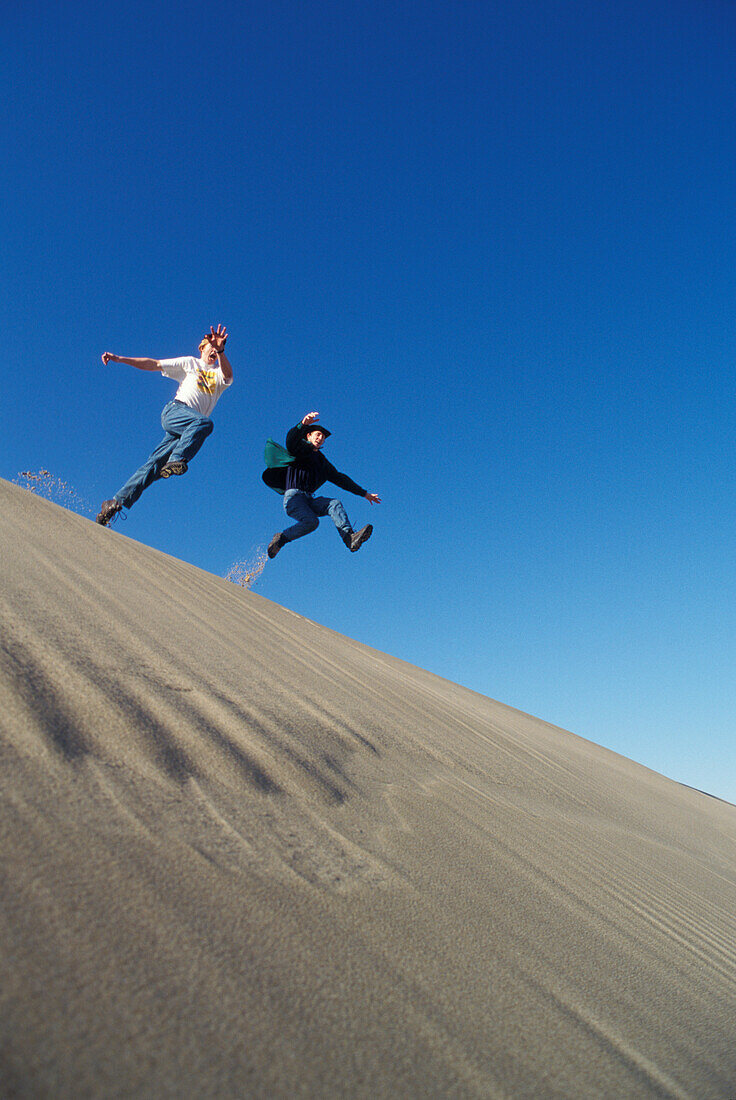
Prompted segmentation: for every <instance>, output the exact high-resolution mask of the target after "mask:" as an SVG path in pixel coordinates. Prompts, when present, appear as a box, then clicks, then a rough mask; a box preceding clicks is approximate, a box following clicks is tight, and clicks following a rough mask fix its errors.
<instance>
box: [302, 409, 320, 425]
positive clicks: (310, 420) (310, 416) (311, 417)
mask: <svg viewBox="0 0 736 1100" xmlns="http://www.w3.org/2000/svg"><path fill="white" fill-rule="evenodd" d="M315 420H319V413H318V412H313V413H307V415H306V416H303V417H302V424H303V425H304V426H305V427H306V426H307V424H314V422H315Z"/></svg>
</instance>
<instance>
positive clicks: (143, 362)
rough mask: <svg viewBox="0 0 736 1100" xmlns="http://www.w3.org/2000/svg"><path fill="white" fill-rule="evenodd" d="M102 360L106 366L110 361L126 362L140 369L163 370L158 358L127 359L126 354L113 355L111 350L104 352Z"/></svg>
mask: <svg viewBox="0 0 736 1100" xmlns="http://www.w3.org/2000/svg"><path fill="white" fill-rule="evenodd" d="M102 362H103V363H104V364H105V366H107V364H108V363H125V364H126V365H127V366H129V367H137V368H138V370H161V367H160V366H159V361H158V359H126V357H125V356H124V355H113V353H112V352H111V351H104V352H103V353H102Z"/></svg>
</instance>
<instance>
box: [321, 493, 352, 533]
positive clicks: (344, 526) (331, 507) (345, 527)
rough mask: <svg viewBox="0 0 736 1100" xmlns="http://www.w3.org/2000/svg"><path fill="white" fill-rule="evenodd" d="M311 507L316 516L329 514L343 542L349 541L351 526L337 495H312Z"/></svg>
mask: <svg viewBox="0 0 736 1100" xmlns="http://www.w3.org/2000/svg"><path fill="white" fill-rule="evenodd" d="M312 508H313V509H314V511H315V512H316V514H317V515H318V516H329V517H330V519H331V520H332V522H333V523H334V524H335V527H337V530H338V531H339V533H340V537H341V539H342V541H343V542H344V543H346V544H347V543H349V542H350V536H351V535H352V533H353V528H352V526H351V524H350V520H349V519H348V514H347V512H346V511H345V507H344V505H343V503H342V501H341V500H338V499H337V497H332V498H330V497H312Z"/></svg>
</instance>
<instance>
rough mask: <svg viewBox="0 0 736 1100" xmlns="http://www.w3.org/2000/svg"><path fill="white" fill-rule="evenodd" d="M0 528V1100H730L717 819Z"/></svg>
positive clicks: (465, 703)
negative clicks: (191, 1099)
mask: <svg viewBox="0 0 736 1100" xmlns="http://www.w3.org/2000/svg"><path fill="white" fill-rule="evenodd" d="M0 510H1V512H2V527H1V528H0V550H1V551H2V563H3V564H2V571H3V586H2V597H1V599H0V627H1V629H2V634H1V637H2V644H1V645H0V849H1V851H2V860H1V861H0V867H1V869H2V893H1V894H0V914H2V920H1V921H0V1070H1V1071H2V1082H3V1083H2V1086H1V1087H0V1091H1V1092H2V1095H3V1096H19V1097H20V1096H29V1097H30V1096H33V1097H39V1096H54V1097H67V1096H68V1097H72V1096H74V1097H86V1096H89V1097H117V1096H121V1097H122V1096H126V1097H131V1096H140V1097H144V1096H146V1097H150V1096H157V1097H166V1096H171V1097H173V1096H179V1097H181V1096H197V1097H203V1096H213V1097H215V1096H217V1097H224V1096H233V1097H235V1096H263V1097H266V1096H268V1097H277V1096H278V1097H280V1096H283V1097H291V1096H309V1097H330V1096H335V1097H345V1096H350V1097H376V1096H385V1097H417V1096H443V1097H447V1096H452V1097H499V1098H509V1097H529V1096H534V1097H581V1098H582V1097H586V1098H589V1097H593V1096H601V1097H604V1096H605V1097H622V1096H626V1097H654V1096H657V1097H662V1096H666V1097H692V1098H693V1100H695V1098H697V1100H705V1098H719V1100H726V1098H728V1097H734V1096H736V1055H735V1054H734V1051H736V1024H735V1023H734V1018H735V1015H736V1014H735V1013H734V1008H735V1007H736V807H734V806H732V805H730V804H728V803H725V802H722V801H719V800H716V799H712V798H709V797H708V796H706V795H704V794H703V793H701V792H698V791H694V790H692V789H690V788H687V787H684V786H682V785H680V784H677V783H674V782H672V781H671V780H668V779H666V778H665V777H663V776H660V775H658V774H656V773H654V772H651V771H649V770H647V769H646V768H643V767H642V766H640V765H638V764H636V763H634V762H632V761H629V760H627V759H625V758H623V757H621V756H618V755H617V754H615V753H613V752H610V751H609V750H606V749H603V748H601V747H599V746H596V745H594V744H592V743H590V742H588V741H585V740H584V739H583V738H580V737H577V736H575V735H573V734H571V733H568V732H566V731H564V730H560V729H558V728H556V727H553V726H550V725H548V724H546V723H545V722H543V721H541V720H539V719H536V718H533V717H531V716H529V715H525V714H522V713H520V712H519V711H516V710H513V709H511V708H508V707H505V706H503V705H502V704H501V703H497V702H494V701H493V700H490V699H487V698H485V697H483V696H481V695H478V694H476V693H474V692H472V691H469V690H468V689H465V688H461V687H459V686H457V685H455V684H452V683H449V682H447V681H445V680H442V679H441V678H439V677H437V676H434V675H432V674H431V673H428V672H425V671H423V670H421V669H418V668H415V667H413V666H411V665H408V664H406V663H405V662H402V661H400V660H398V659H396V658H393V657H391V656H389V655H387V654H384V653H380V652H378V651H376V650H372V649H370V648H368V647H366V646H363V645H360V644H359V643H357V642H354V641H352V640H350V639H348V638H345V637H342V636H341V635H339V634H337V633H335V632H334V631H331V630H329V629H327V628H325V627H321V626H319V625H318V624H316V623H313V622H310V621H309V620H307V619H304V618H302V617H301V616H299V615H296V614H294V613H293V612H290V611H288V610H287V609H285V608H281V607H279V606H278V605H275V604H273V603H271V602H270V601H268V600H266V599H264V598H262V597H260V596H258V595H256V594H254V593H253V592H251V591H248V590H247V589H246V588H242V587H239V586H238V585H235V584H232V583H230V582H228V581H226V580H224V579H221V578H217V577H213V576H211V575H209V574H207V573H205V572H203V571H202V570H199V569H196V568H195V567H193V566H189V565H186V564H185V563H183V562H180V561H177V560H176V559H174V558H171V557H168V556H167V555H164V554H161V553H159V552H157V551H154V550H152V549H150V548H149V547H146V546H143V545H141V544H138V543H136V542H134V541H133V540H131V539H130V538H127V537H126V536H124V535H122V534H120V533H119V532H117V531H110V530H106V529H103V528H101V527H99V526H97V525H96V524H94V523H92V522H90V521H89V520H87V519H85V518H84V517H81V516H78V515H76V514H74V513H71V512H68V511H66V510H65V509H63V508H61V507H59V506H57V505H56V504H53V503H51V502H49V501H47V500H43V499H40V498H38V497H36V496H34V495H33V494H32V493H29V492H26V491H24V490H23V489H21V488H19V487H17V486H14V485H10V484H8V483H7V482H2V481H0ZM700 734H701V731H694V736H700Z"/></svg>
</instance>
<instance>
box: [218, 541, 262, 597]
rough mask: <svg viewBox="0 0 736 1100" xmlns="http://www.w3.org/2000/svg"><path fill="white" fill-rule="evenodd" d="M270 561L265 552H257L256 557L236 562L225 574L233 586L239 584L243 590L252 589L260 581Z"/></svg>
mask: <svg viewBox="0 0 736 1100" xmlns="http://www.w3.org/2000/svg"><path fill="white" fill-rule="evenodd" d="M267 561H268V555H267V554H266V552H265V550H260V549H259V550H258V551H256V555H255V557H251V558H244V559H243V561H236V562H235V563H234V565H231V566H230V568H229V569H228V571H227V573H226V574H225V580H226V581H232V582H233V584H239V585H240V586H241V587H242V588H252V587H253V584H254V582H255V581H257V580H258V578H259V577H260V575H261V573H262V572H263V570H264V568H265V566H266V562H267Z"/></svg>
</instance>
